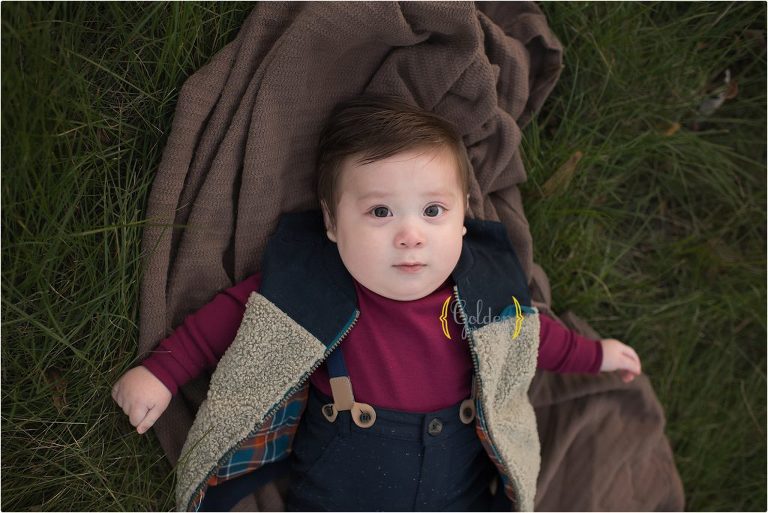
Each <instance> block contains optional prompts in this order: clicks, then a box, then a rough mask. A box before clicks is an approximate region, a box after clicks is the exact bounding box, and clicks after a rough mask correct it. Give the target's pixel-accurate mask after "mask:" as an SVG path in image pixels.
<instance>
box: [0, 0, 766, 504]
mask: <svg viewBox="0 0 768 513" xmlns="http://www.w3.org/2000/svg"><path fill="white" fill-rule="evenodd" d="M251 7H252V5H250V4H243V3H225V4H187V3H184V4H157V3H152V4H117V3H100V4H81V3H71V4H69V3H68V4H62V3H55V4H52V3H51V4H49V3H45V4H41V3H9V2H3V3H2V6H1V7H0V8H1V9H2V11H1V12H2V179H3V180H2V335H3V338H2V375H1V378H2V422H1V428H2V474H3V482H2V492H3V493H2V504H0V506H2V509H6V510H7V509H15V510H73V509H77V510H102V509H107V510H116V509H128V510H145V509H152V510H158V509H159V510H167V509H171V508H173V501H172V496H173V494H172V486H173V477H172V473H171V468H170V465H169V464H168V463H167V462H166V461H165V460H164V458H163V455H162V451H161V450H160V447H159V444H158V443H157V440H156V439H155V438H154V435H152V434H150V435H148V436H144V437H139V436H138V435H136V434H135V432H134V431H133V430H132V429H131V427H130V425H129V424H128V422H127V420H126V419H125V418H124V415H123V414H122V412H121V411H119V410H118V409H117V407H116V406H115V405H114V404H113V403H112V401H111V399H110V394H109V390H110V387H111V385H112V383H114V381H115V380H116V379H117V378H118V377H119V375H120V374H121V373H122V372H123V371H124V370H126V369H127V368H129V367H130V366H131V365H132V364H133V363H134V358H135V349H136V338H137V336H138V328H137V323H138V291H139V289H138V283H139V281H140V277H141V266H140V252H139V246H140V237H141V231H142V227H143V213H144V211H145V207H146V200H147V196H148V191H149V188H150V185H151V182H152V178H153V173H154V172H155V170H156V168H157V166H158V164H159V162H160V156H161V151H162V149H163V146H164V144H165V140H166V137H167V135H168V133H169V131H170V127H171V122H172V117H173V110H174V107H175V102H176V99H177V95H178V91H179V88H180V87H181V85H182V84H183V82H184V79H185V78H186V77H188V76H189V75H190V74H191V73H193V72H194V71H195V70H196V69H198V68H199V67H200V66H202V65H203V64H204V63H205V62H207V60H208V59H209V58H210V57H211V56H212V55H213V54H214V53H215V52H216V51H217V50H218V49H220V48H221V47H222V46H223V45H224V44H226V42H228V41H230V40H231V39H232V38H233V37H234V35H235V34H236V33H237V30H238V28H239V26H240V24H241V23H242V20H243V19H244V18H245V16H246V15H247V13H248V10H249V9H250V8H251ZM542 8H543V9H544V11H545V12H546V14H547V16H548V17H549V19H550V23H551V25H552V27H553V29H554V31H555V33H556V34H557V35H558V37H560V39H561V40H562V42H563V44H564V45H565V47H566V52H565V65H566V67H565V69H564V72H563V75H562V78H561V80H560V82H559V84H558V85H557V87H556V88H555V90H554V91H553V93H552V95H551V97H550V98H549V100H548V101H547V103H546V105H545V107H544V109H543V111H542V113H541V114H540V116H539V117H538V118H537V119H536V121H535V122H533V123H532V124H531V125H530V126H528V127H527V128H526V130H525V133H524V141H523V152H524V158H525V161H526V164H527V168H528V170H529V180H528V182H527V183H526V184H525V186H524V193H525V196H526V212H527V215H528V218H529V220H530V223H531V230H532V232H533V235H534V241H535V257H536V260H537V261H538V262H539V263H541V264H542V266H543V267H544V268H545V269H546V271H547V272H548V274H549V276H550V279H551V281H552V284H553V298H554V307H555V310H556V311H563V310H565V309H572V310H574V311H575V312H577V313H578V314H579V315H580V316H582V317H584V318H585V319H588V320H589V321H590V322H591V323H592V324H593V326H594V327H595V328H596V329H597V330H598V331H600V332H601V334H602V335H603V336H606V337H609V336H610V337H615V338H619V339H621V340H624V341H626V342H628V343H630V344H632V345H633V346H635V347H636V348H637V349H638V352H639V354H640V355H641V357H642V358H643V362H644V370H645V371H646V372H647V373H648V375H649V376H650V378H651V380H652V383H653V385H654V387H655V390H656V392H657V394H658V396H659V398H660V399H661V401H662V403H663V405H664V407H665V409H666V413H667V419H668V428H667V431H668V434H669V437H670V440H671V442H672V445H673V448H674V451H675V455H676V459H677V464H678V468H679V470H680V473H681V476H682V478H683V482H684V485H685V488H686V499H687V508H688V509H691V510H764V509H765V508H766V486H765V483H766V381H765V372H766V344H765V340H766V325H765V311H766V291H765V283H766V255H765V248H766V232H765V227H766V224H765V220H766V217H765V216H766V210H765V205H766V169H765V159H766V151H765V140H766V120H765V113H766V95H765V91H766V60H765V28H766V27H765V19H766V7H765V4H764V3H690V4H689V3H670V4H655V3H654V4H652V3H610V4H599V5H598V4H588V3H587V4H585V3H547V4H543V5H542ZM726 68H728V69H730V72H731V76H732V79H734V80H736V82H737V83H738V94H737V95H736V96H735V97H734V98H732V99H730V100H727V101H726V102H725V104H724V105H723V106H722V107H721V108H720V109H719V110H717V111H716V112H715V113H714V114H712V115H711V116H708V117H701V116H699V115H698V114H697V109H698V106H699V104H700V102H701V101H702V100H703V99H704V98H705V97H706V95H707V94H708V93H709V92H710V90H711V89H712V87H713V86H716V85H717V84H718V83H719V82H718V81H720V82H721V81H722V77H721V76H719V75H720V74H721V73H722V72H723V71H724V70H725V69H726ZM674 123H679V125H680V128H679V129H678V130H677V131H674V129H672V130H670V127H672V126H673V124H674ZM670 132H674V133H671V134H669V135H667V134H668V133H670ZM576 152H581V155H582V157H581V159H580V160H579V161H578V163H577V164H576V165H575V167H574V166H571V167H570V168H569V167H568V166H567V165H566V166H564V164H565V163H566V162H568V161H569V159H570V158H571V157H572V156H573V155H574V154H576ZM569 169H570V173H569ZM558 170H560V171H558ZM553 176H556V178H554V179H553V178H552V177H553ZM557 177H561V179H558V178H557Z"/></svg>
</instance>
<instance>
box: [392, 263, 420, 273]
mask: <svg viewBox="0 0 768 513" xmlns="http://www.w3.org/2000/svg"><path fill="white" fill-rule="evenodd" d="M426 266H427V264H422V263H421V262H413V263H405V264H396V265H393V266H392V267H394V268H395V269H397V270H399V271H402V272H405V273H416V272H419V271H421V270H422V269H423V268H424V267H426Z"/></svg>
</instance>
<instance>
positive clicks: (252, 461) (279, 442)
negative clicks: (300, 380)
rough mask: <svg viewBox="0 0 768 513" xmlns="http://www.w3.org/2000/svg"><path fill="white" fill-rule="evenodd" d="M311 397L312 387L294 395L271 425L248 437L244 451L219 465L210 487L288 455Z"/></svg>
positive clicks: (274, 416) (243, 446) (243, 445)
mask: <svg viewBox="0 0 768 513" xmlns="http://www.w3.org/2000/svg"><path fill="white" fill-rule="evenodd" d="M308 395H309V386H308V385H305V386H304V387H302V388H301V389H300V390H299V391H298V392H296V393H295V394H293V396H291V398H290V399H289V400H288V402H287V403H286V404H285V406H283V407H282V408H280V409H279V410H278V411H277V412H275V414H274V415H273V416H272V417H271V418H270V419H268V422H269V423H268V424H266V425H265V426H263V427H262V428H261V429H259V430H258V431H256V432H255V433H254V434H253V435H251V436H249V437H248V438H246V439H245V440H244V441H243V442H242V444H241V445H240V448H239V449H238V450H237V451H235V453H234V454H233V455H232V456H230V458H229V459H228V460H227V461H226V462H224V463H222V464H221V465H220V466H219V470H218V471H217V472H216V473H215V474H214V475H212V476H211V478H210V479H208V482H207V484H208V486H216V485H217V484H220V483H222V482H224V481H227V480H228V479H232V478H235V477H238V476H241V475H243V474H246V473H248V472H252V471H254V470H256V469H257V468H259V467H261V466H262V465H265V464H267V463H272V462H274V461H278V460H281V459H283V458H284V457H285V456H287V455H288V453H290V451H291V443H292V441H293V437H294V435H295V434H296V430H297V429H298V427H299V421H300V420H301V414H302V413H303V412H304V408H305V406H306V404H307V397H308ZM201 498H202V497H201Z"/></svg>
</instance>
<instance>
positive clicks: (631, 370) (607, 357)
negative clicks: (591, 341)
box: [600, 338, 642, 383]
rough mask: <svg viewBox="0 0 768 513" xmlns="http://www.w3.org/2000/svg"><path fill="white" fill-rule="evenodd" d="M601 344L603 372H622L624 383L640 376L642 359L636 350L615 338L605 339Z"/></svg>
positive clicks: (601, 366) (601, 367) (601, 368)
mask: <svg viewBox="0 0 768 513" xmlns="http://www.w3.org/2000/svg"><path fill="white" fill-rule="evenodd" d="M600 344H602V346H603V363H602V365H600V370H601V371H615V370H618V371H621V372H620V373H619V374H620V375H621V380H622V381H623V382H624V383H629V382H630V381H632V380H633V379H635V377H637V376H639V375H640V373H641V372H642V371H641V370H640V358H638V356H637V353H636V352H635V350H634V349H632V348H631V347H629V346H628V345H627V344H625V343H623V342H621V341H619V340H616V339H615V338H604V339H602V340H601V341H600Z"/></svg>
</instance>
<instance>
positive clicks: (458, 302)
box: [453, 285, 515, 504]
mask: <svg viewBox="0 0 768 513" xmlns="http://www.w3.org/2000/svg"><path fill="white" fill-rule="evenodd" d="M453 295H454V297H455V298H456V306H457V307H458V310H459V315H460V316H461V322H462V323H464V327H465V329H466V331H467V337H468V339H469V352H470V353H471V354H472V364H473V365H474V367H475V377H476V378H477V397H476V399H475V400H476V402H477V404H476V407H477V411H478V415H477V420H478V421H479V420H480V418H481V417H482V419H483V422H482V424H481V427H482V428H483V430H484V431H485V432H486V433H487V435H488V441H489V442H490V443H491V448H492V449H493V452H494V453H495V456H496V459H497V460H499V462H500V463H501V465H502V467H503V469H502V470H503V471H504V473H505V474H506V476H507V479H509V481H510V482H512V473H511V472H510V471H509V467H508V466H507V462H506V461H504V459H503V458H502V457H501V454H500V453H499V451H498V449H497V448H496V443H495V442H494V441H493V435H492V434H491V431H490V429H488V428H487V426H485V425H483V424H485V414H484V413H483V402H482V401H481V400H480V398H481V397H482V395H483V381H482V379H481V378H480V364H479V363H478V359H477V351H476V348H475V339H474V337H473V336H472V332H471V331H470V328H469V325H468V324H467V314H466V312H465V311H464V306H463V304H462V302H461V299H460V298H459V287H458V286H457V285H454V286H453ZM503 484H504V483H503V482H502V483H500V488H501V491H502V493H504V486H503ZM497 493H498V492H497ZM512 503H513V504H514V503H515V501H514V499H512Z"/></svg>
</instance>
